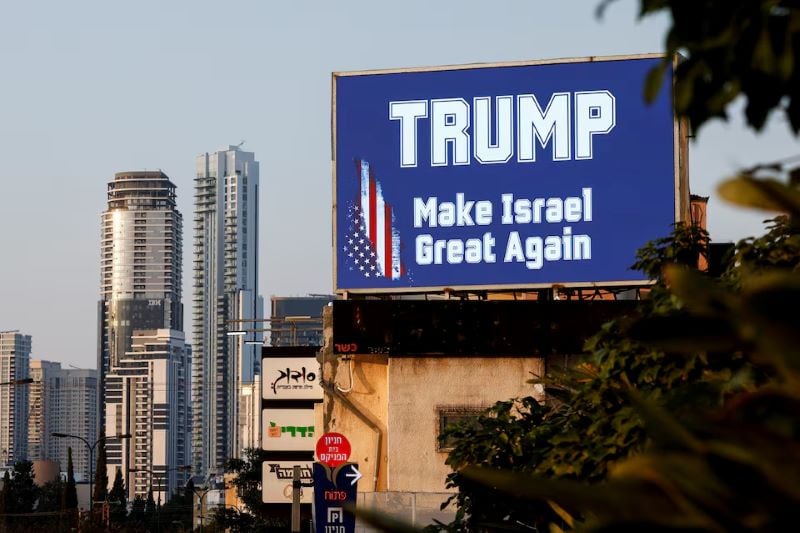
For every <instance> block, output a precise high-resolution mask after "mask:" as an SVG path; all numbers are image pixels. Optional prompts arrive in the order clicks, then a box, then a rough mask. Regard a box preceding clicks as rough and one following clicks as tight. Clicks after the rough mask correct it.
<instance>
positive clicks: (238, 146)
mask: <svg viewBox="0 0 800 533" xmlns="http://www.w3.org/2000/svg"><path fill="white" fill-rule="evenodd" d="M243 144H244V139H242V142H240V143H239V144H237V145H236V149H237V150H238V149H239V148H241V147H242V145H243Z"/></svg>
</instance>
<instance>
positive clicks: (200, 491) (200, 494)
mask: <svg viewBox="0 0 800 533" xmlns="http://www.w3.org/2000/svg"><path fill="white" fill-rule="evenodd" d="M192 492H194V493H195V494H196V495H197V499H198V504H199V505H198V510H199V511H200V512H199V514H200V533H203V531H204V529H203V500H205V498H206V496H207V495H208V493H209V492H211V486H210V485H209V486H208V487H201V488H195V487H192ZM192 509H194V502H192ZM192 527H194V514H192Z"/></svg>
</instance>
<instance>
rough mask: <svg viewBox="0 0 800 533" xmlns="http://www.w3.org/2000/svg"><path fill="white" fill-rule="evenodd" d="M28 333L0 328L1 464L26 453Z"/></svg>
mask: <svg viewBox="0 0 800 533" xmlns="http://www.w3.org/2000/svg"><path fill="white" fill-rule="evenodd" d="M30 357H31V336H30V335H24V334H22V333H20V332H19V331H16V330H15V331H0V464H2V465H3V466H9V465H13V464H14V462H15V461H17V460H19V459H27V457H28V386H29V385H28V384H14V382H15V381H17V380H21V379H28V378H29V365H30Z"/></svg>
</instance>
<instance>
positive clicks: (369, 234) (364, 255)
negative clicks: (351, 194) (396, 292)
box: [342, 161, 406, 280]
mask: <svg viewBox="0 0 800 533" xmlns="http://www.w3.org/2000/svg"><path fill="white" fill-rule="evenodd" d="M356 172H357V174H358V179H359V184H360V188H359V194H358V197H357V199H356V201H355V202H353V203H352V204H351V205H350V206H348V212H347V215H348V220H349V222H350V223H349V225H348V233H347V235H346V237H345V242H344V245H343V247H342V251H344V253H345V255H346V256H347V260H348V262H349V263H350V265H349V268H350V270H351V271H357V272H359V273H361V275H363V276H364V277H365V278H387V279H393V280H396V279H400V278H401V277H403V276H404V275H405V274H406V272H405V268H404V267H403V265H402V264H401V262H400V233H399V232H398V231H397V229H395V227H394V224H393V223H394V214H393V212H392V206H391V205H390V204H388V203H387V202H386V201H385V200H384V198H383V190H382V188H381V184H380V182H379V181H378V180H376V179H375V176H374V175H373V173H372V170H371V169H370V166H369V162H367V161H356Z"/></svg>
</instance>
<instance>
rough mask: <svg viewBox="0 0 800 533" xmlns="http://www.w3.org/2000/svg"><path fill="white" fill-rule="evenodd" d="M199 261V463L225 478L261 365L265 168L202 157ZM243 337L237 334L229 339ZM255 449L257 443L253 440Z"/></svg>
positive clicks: (230, 157) (251, 161) (238, 157)
mask: <svg viewBox="0 0 800 533" xmlns="http://www.w3.org/2000/svg"><path fill="white" fill-rule="evenodd" d="M196 170H197V172H196V178H195V197H194V199H195V214H194V259H193V270H194V277H193V287H194V294H193V302H192V316H193V369H192V380H193V384H192V397H193V406H194V407H193V417H194V420H193V425H192V438H193V441H194V442H193V448H194V453H193V464H194V467H195V471H197V472H200V473H203V474H208V473H215V472H219V471H220V470H221V468H222V466H223V464H224V462H225V461H226V460H227V459H228V458H229V457H238V455H239V453H240V452H241V449H242V447H243V446H244V441H243V440H242V433H243V431H244V430H243V427H242V423H243V422H242V420H244V417H242V416H240V412H241V410H242V409H243V405H242V404H243V402H251V398H250V397H247V396H246V395H245V394H244V393H243V391H244V390H247V391H248V392H252V391H250V390H249V389H250V388H251V387H249V385H251V384H252V383H253V382H254V380H255V376H256V374H257V373H258V369H259V365H260V360H259V359H260V341H261V339H262V335H261V333H260V332H256V331H252V330H254V329H263V326H262V325H261V324H258V323H256V322H253V320H254V319H258V318H260V317H262V316H263V301H262V299H261V297H260V296H259V294H258V283H257V270H258V193H259V172H258V171H259V168H258V162H257V161H256V160H255V155H254V154H253V153H252V152H245V151H242V150H241V149H240V147H239V146H227V147H225V148H223V149H221V150H218V151H216V152H213V153H205V154H202V155H200V156H198V157H197V160H196ZM236 332H239V333H242V332H244V334H240V335H231V333H236ZM250 442H251V441H250Z"/></svg>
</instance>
